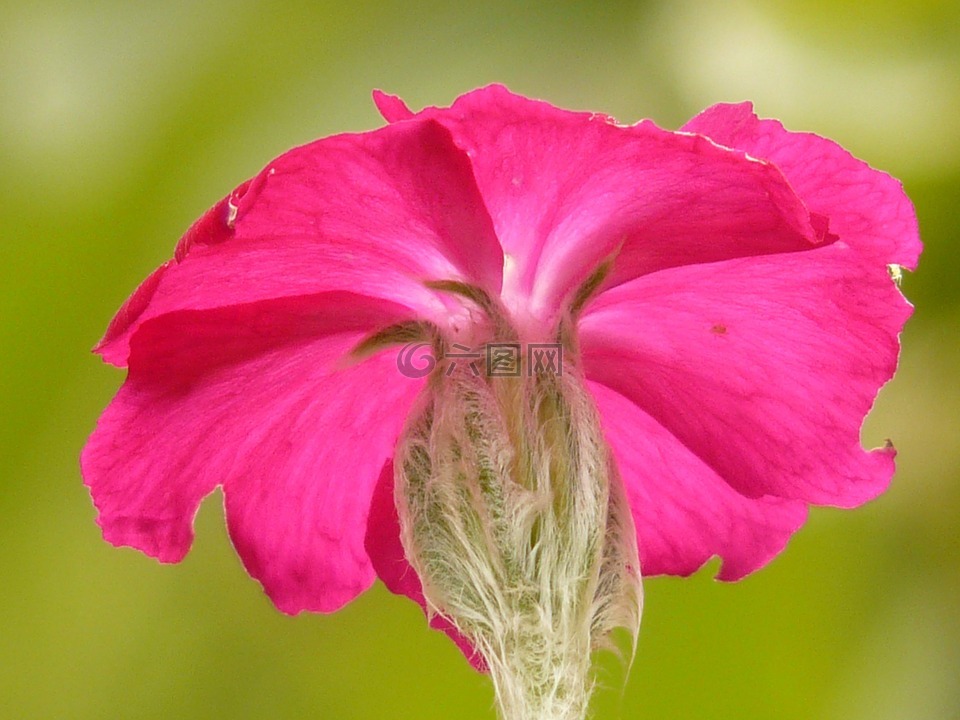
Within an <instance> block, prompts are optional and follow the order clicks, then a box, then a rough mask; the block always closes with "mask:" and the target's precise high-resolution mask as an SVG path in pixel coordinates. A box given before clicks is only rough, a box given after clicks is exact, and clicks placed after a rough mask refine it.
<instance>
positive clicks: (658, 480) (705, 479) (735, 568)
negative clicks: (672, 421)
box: [588, 383, 807, 580]
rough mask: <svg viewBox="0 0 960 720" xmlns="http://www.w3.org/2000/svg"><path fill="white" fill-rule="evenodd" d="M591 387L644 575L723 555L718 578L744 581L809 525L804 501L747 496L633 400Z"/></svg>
mask: <svg viewBox="0 0 960 720" xmlns="http://www.w3.org/2000/svg"><path fill="white" fill-rule="evenodd" d="M588 387H589V389H590V392H591V393H592V394H593V397H594V399H595V401H596V403H597V408H598V410H599V412H600V416H601V423H602V425H603V430H604V434H605V435H606V438H607V442H608V443H609V444H610V447H611V449H612V451H613V454H614V457H615V459H616V461H617V467H618V469H619V471H620V476H621V478H622V480H623V483H624V487H625V489H626V492H627V499H628V500H629V503H630V509H631V511H632V513H633V519H634V524H635V525H636V528H637V541H638V548H639V551H640V570H641V572H642V573H643V575H644V576H649V575H664V574H667V575H690V574H691V573H693V572H696V570H698V569H699V568H700V567H701V566H702V565H703V564H704V563H705V562H707V561H708V560H709V559H710V558H712V557H713V556H715V555H718V556H720V557H721V558H723V565H722V567H721V569H720V571H719V573H718V575H717V577H718V578H719V579H721V580H739V579H740V578H742V577H743V576H744V575H747V574H749V573H751V572H753V571H754V570H757V569H759V568H761V567H763V566H764V565H766V564H767V563H768V562H769V561H770V560H772V559H773V558H774V557H775V556H776V555H777V554H778V553H779V552H780V551H781V550H783V548H784V546H785V545H786V543H787V540H789V538H790V536H791V535H792V534H793V533H794V532H796V531H797V530H799V529H800V527H801V526H802V525H803V523H804V521H805V520H806V517H807V507H806V505H804V504H803V503H801V502H796V501H791V500H782V499H780V498H773V497H762V498H747V497H744V496H743V495H741V494H740V493H738V492H737V491H736V490H734V489H733V488H731V487H730V486H729V485H728V484H727V483H726V482H724V480H723V478H721V477H720V476H719V475H718V474H717V473H716V472H715V471H714V470H713V469H712V468H710V467H709V466H708V465H706V464H705V463H704V462H703V461H702V460H701V459H700V458H698V457H697V456H696V455H695V454H694V453H692V452H691V451H690V449H689V448H687V447H686V446H684V445H683V443H681V442H680V441H679V440H678V439H677V438H676V437H675V436H673V435H671V434H670V432H669V431H668V430H667V429H666V428H664V427H663V426H662V425H661V424H660V423H658V422H657V421H656V420H654V419H653V418H652V417H650V416H649V415H648V414H646V413H645V412H644V411H643V410H641V409H640V408H638V407H637V406H636V405H634V404H633V403H632V402H630V401H629V400H627V399H626V398H624V397H623V396H622V395H619V394H618V393H617V392H615V391H613V390H610V389H609V388H607V387H606V386H604V385H600V384H598V383H588Z"/></svg>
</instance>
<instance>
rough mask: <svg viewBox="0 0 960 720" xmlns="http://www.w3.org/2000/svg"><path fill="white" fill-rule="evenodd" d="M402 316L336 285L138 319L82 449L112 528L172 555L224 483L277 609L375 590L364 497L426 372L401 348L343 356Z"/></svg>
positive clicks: (239, 542) (250, 564)
mask: <svg viewBox="0 0 960 720" xmlns="http://www.w3.org/2000/svg"><path fill="white" fill-rule="evenodd" d="M404 313H406V309H405V308H403V307H400V306H396V305H391V304H389V303H384V302H382V301H372V300H370V299H369V298H365V297H363V296H354V295H349V294H347V293H331V294H324V295H321V296H312V297H308V298H304V297H298V298H289V299H282V300H273V301H264V302H260V303H253V304H249V305H243V306H232V307H228V308H220V309H214V310H207V311H180V312H176V313H170V314H167V315H164V316H163V317H160V318H156V319H153V320H151V321H149V322H146V323H144V324H142V326H141V327H140V329H139V330H138V332H137V333H136V334H135V335H134V337H133V341H132V346H131V356H130V371H129V375H128V378H127V380H126V382H125V383H124V385H123V387H122V388H121V389H120V391H119V392H118V394H117V396H116V398H115V399H114V400H113V402H112V403H111V405H110V406H109V408H108V409H107V410H106V412H105V413H104V415H103V416H102V417H101V420H100V422H99V424H98V426H97V429H96V431H95V432H94V434H93V435H92V436H91V438H90V441H89V443H88V444H87V447H86V448H85V450H84V452H83V456H82V469H83V474H84V478H85V481H86V483H87V485H88V486H89V487H90V491H91V494H92V496H93V499H94V502H95V504H96V506H97V508H98V510H99V513H100V517H99V521H98V522H99V523H100V525H101V527H102V528H103V532H104V536H105V537H106V539H107V540H109V541H110V542H112V543H114V544H117V545H130V546H133V547H136V548H138V549H140V550H142V551H144V552H146V553H148V554H150V555H152V556H154V557H157V558H159V559H160V560H163V561H166V562H175V561H178V560H180V559H181V558H182V557H183V556H184V554H185V553H186V552H187V550H188V549H189V547H190V544H191V541H192V539H193V530H192V521H193V517H194V515H195V513H196V510H197V506H198V504H199V502H200V500H201V499H202V497H203V496H204V495H206V494H207V493H209V492H210V491H212V490H213V489H214V488H215V487H216V486H218V485H222V486H223V488H224V495H225V505H226V514H227V522H228V525H229V529H230V534H231V537H232V539H233V542H234V544H235V546H236V548H237V551H238V553H239V554H240V556H241V558H242V560H243V562H244V565H245V566H246V567H247V569H248V571H249V572H250V574H251V575H253V576H254V577H256V578H257V579H258V580H260V582H261V583H262V584H263V586H264V588H265V589H266V592H267V593H268V594H269V595H270V597H271V598H272V599H273V601H274V602H275V603H276V605H277V607H278V608H280V609H281V610H283V611H284V612H287V613H296V612H298V611H300V610H315V611H323V612H326V611H331V610H335V609H336V608H338V607H340V606H342V605H343V604H344V603H346V602H348V601H349V600H350V599H351V598H353V597H354V596H356V595H357V594H358V593H359V592H361V591H362V590H364V589H365V588H366V587H368V586H369V585H370V583H371V582H372V581H373V577H374V573H373V568H372V567H371V565H370V561H369V559H368V557H367V554H366V551H365V550H364V547H363V538H364V532H365V528H366V519H367V512H368V510H369V506H370V498H371V495H372V492H373V487H374V484H375V483H376V480H377V477H378V475H379V472H380V469H381V468H382V466H383V464H384V462H385V461H386V460H387V459H388V458H389V457H390V455H391V454H392V452H393V447H394V444H395V442H396V438H397V436H398V434H399V431H400V428H401V426H402V424H403V421H404V419H405V417H406V415H407V413H408V411H409V407H410V405H411V404H412V402H413V399H414V397H415V396H416V394H417V392H418V391H419V388H420V386H421V383H422V381H417V380H413V379H410V378H407V377H405V376H403V375H402V374H401V373H400V372H399V371H398V369H397V366H396V364H395V363H396V357H395V353H392V352H381V353H380V354H378V355H375V356H373V357H371V358H370V359H368V360H366V361H364V362H362V363H360V364H356V365H349V364H347V362H346V360H345V358H346V356H347V354H348V353H349V351H350V350H351V349H352V348H353V347H355V345H356V344H357V343H358V342H359V341H360V340H361V339H362V338H363V337H365V336H366V335H367V334H368V333H369V331H370V328H374V327H379V326H382V325H385V324H389V323H390V322H394V321H396V319H397V318H399V317H402V316H403V315H404Z"/></svg>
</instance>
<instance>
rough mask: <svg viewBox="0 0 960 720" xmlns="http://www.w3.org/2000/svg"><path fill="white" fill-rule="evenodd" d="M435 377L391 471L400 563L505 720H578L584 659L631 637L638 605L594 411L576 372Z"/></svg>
mask: <svg viewBox="0 0 960 720" xmlns="http://www.w3.org/2000/svg"><path fill="white" fill-rule="evenodd" d="M448 367H449V366H448ZM523 369H524V371H526V368H523ZM445 370H446V368H444V367H443V366H442V365H441V366H439V367H438V368H437V371H436V372H435V373H434V375H433V376H432V377H431V379H430V383H429V385H428V388H427V389H426V391H425V393H424V395H423V396H422V397H421V400H420V405H419V407H418V409H417V411H416V412H415V413H414V414H413V415H412V416H411V419H410V421H409V422H408V425H407V427H406V429H405V431H404V434H403V436H402V438H401V440H400V443H399V446H398V449H397V455H396V459H395V463H394V467H395V473H396V476H395V481H396V501H397V509H398V512H399V516H400V524H401V534H402V541H403V545H404V549H405V551H406V554H407V557H408V559H409V561H410V563H411V564H412V565H413V567H414V568H415V569H416V571H417V573H418V574H419V576H420V579H421V581H422V583H423V590H424V595H425V597H426V599H427V602H428V604H429V606H430V608H431V610H432V611H433V612H438V613H441V614H442V615H444V616H445V617H447V618H448V619H449V620H451V621H452V622H453V623H454V624H455V625H456V626H457V628H458V629H459V630H460V631H461V632H462V633H463V634H464V635H465V636H466V637H467V638H469V640H470V641H471V642H472V643H473V645H474V647H475V648H476V649H477V651H478V652H480V653H482V655H483V657H484V659H485V660H486V662H487V665H488V667H489V668H490V673H491V675H492V678H493V681H494V685H495V689H496V693H497V703H498V706H499V709H500V713H501V716H502V717H503V718H504V719H505V720H533V719H537V720H540V719H542V720H547V719H549V720H560V719H563V720H567V719H569V720H574V719H579V718H582V717H584V715H585V712H586V707H587V702H588V700H589V696H590V692H591V689H592V680H591V673H590V659H591V652H592V651H593V650H595V649H597V648H600V647H604V646H605V645H607V643H608V640H609V636H610V633H611V631H612V630H613V629H614V628H615V627H625V628H627V629H628V630H629V632H630V633H631V636H632V638H633V640H634V641H635V638H636V633H637V631H638V628H639V623H640V612H641V605H642V592H641V588H640V571H639V563H638V559H637V547H636V534H635V532H634V527H633V521H632V518H631V515H630V510H629V507H628V505H627V502H626V499H625V497H624V495H623V491H622V487H621V484H620V479H619V477H618V476H617V474H616V469H615V465H614V463H613V461H612V458H611V456H610V451H609V449H608V448H607V446H606V443H605V442H604V439H603V435H602V432H601V430H600V426H599V422H598V418H597V414H596V411H595V409H594V406H593V401H592V399H591V397H590V396H589V394H588V393H587V391H586V389H585V387H584V385H583V381H582V379H581V378H580V376H579V374H578V373H577V372H576V368H575V367H574V366H572V364H566V365H565V366H564V367H563V369H562V373H557V372H553V373H539V374H528V373H526V372H524V373H522V374H521V377H487V376H485V375H484V374H482V373H481V374H475V373H474V372H472V371H471V368H469V367H463V368H458V367H454V368H453V370H452V371H450V372H449V373H447V372H445Z"/></svg>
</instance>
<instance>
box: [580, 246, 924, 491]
mask: <svg viewBox="0 0 960 720" xmlns="http://www.w3.org/2000/svg"><path fill="white" fill-rule="evenodd" d="M909 313H910V307H909V305H908V304H907V303H906V301H904V300H903V297H902V296H901V295H900V293H899V291H898V290H897V288H896V286H895V285H894V283H893V282H892V281H891V280H890V278H889V277H888V275H887V272H886V269H885V268H883V267H876V268H866V267H864V266H863V265H862V264H861V263H860V261H859V258H858V257H856V254H855V253H854V252H853V251H852V250H850V249H849V248H846V247H843V246H841V245H839V244H835V245H830V246H828V247H823V248H820V249H817V250H813V251H809V252H805V253H794V254H787V255H780V256H768V257H760V258H744V259H740V260H730V261H726V262H723V263H717V264H714V265H702V266H689V267H684V268H674V269H672V270H665V271H663V272H660V273H656V274H655V275H651V276H646V277H644V278H640V279H638V280H635V281H633V282H630V283H627V284H625V285H622V286H620V287H617V288H614V289H612V290H609V291H607V292H605V293H603V294H601V296H600V297H599V298H598V299H597V300H596V302H595V304H593V305H591V306H590V308H589V309H588V311H587V313H586V314H585V316H584V317H583V319H582V322H581V326H580V329H581V333H580V338H581V343H582V348H583V356H584V365H585V368H586V372H587V375H588V377H589V378H591V379H592V380H595V381H597V382H601V383H603V384H605V385H607V386H608V387H610V388H612V389H614V390H616V391H617V392H619V393H620V394H621V395H623V396H625V397H627V398H628V399H630V400H631V401H633V402H634V403H635V404H636V405H637V406H639V407H640V408H642V409H643V410H644V411H645V412H647V413H648V414H649V415H651V416H652V417H654V418H655V419H656V420H657V421H658V422H659V423H660V424H661V425H663V426H664V427H665V428H666V429H667V430H669V431H670V433H671V434H673V435H674V436H675V437H676V438H677V439H678V440H679V441H680V442H682V443H683V444H684V445H685V446H686V447H687V448H688V449H689V450H690V451H691V452H693V453H694V454H695V455H696V456H697V457H699V458H700V459H701V460H702V461H703V462H704V463H705V464H706V465H708V466H709V467H710V468H712V469H713V470H714V471H715V472H717V473H718V474H719V475H720V476H721V477H722V478H723V479H724V480H726V481H727V482H728V483H729V484H730V485H731V486H732V487H734V488H735V489H737V490H739V491H740V492H741V493H743V494H745V495H748V496H751V497H761V496H763V495H768V494H769V495H776V496H779V497H783V498H790V499H799V500H803V501H805V502H810V503H821V504H830V505H838V506H842V507H852V506H855V505H859V504H860V503H863V502H865V501H866V500H869V499H871V498H873V497H875V496H876V495H878V494H879V493H880V492H882V491H883V490H884V488H886V486H887V484H888V482H889V480H890V477H891V475H892V474H893V468H894V463H893V458H894V452H893V450H892V449H890V448H885V449H880V450H874V451H871V452H865V451H864V450H863V449H862V448H861V446H860V437H859V434H860V427H861V424H862V422H863V418H864V416H865V415H866V414H867V412H868V411H869V409H870V407H871V405H872V403H873V400H874V398H875V396H876V394H877V391H878V390H879V389H880V387H881V386H882V385H883V384H884V383H885V382H886V381H887V380H888V379H889V378H890V377H891V376H892V375H893V372H894V370H895V368H896V364H897V353H898V350H899V345H898V340H897V337H898V333H899V332H900V329H901V328H902V326H903V323H904V322H905V320H906V318H907V317H908V315H909Z"/></svg>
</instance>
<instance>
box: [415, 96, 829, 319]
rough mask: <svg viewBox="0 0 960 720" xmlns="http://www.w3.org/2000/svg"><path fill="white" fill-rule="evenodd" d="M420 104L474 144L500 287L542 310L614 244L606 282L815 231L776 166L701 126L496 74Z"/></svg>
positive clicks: (811, 242) (812, 240) (470, 148)
mask: <svg viewBox="0 0 960 720" xmlns="http://www.w3.org/2000/svg"><path fill="white" fill-rule="evenodd" d="M417 117H431V118H436V119H437V120H438V121H439V122H441V123H443V124H444V125H446V126H447V127H449V128H450V129H451V131H452V132H453V135H454V137H455V138H456V141H457V143H458V144H459V145H460V146H461V147H463V148H464V149H465V150H466V151H467V154H468V155H469V156H470V159H471V161H472V163H473V168H474V172H475V173H476V177H477V184H478V186H479V188H480V191H481V193H482V194H483V197H484V200H485V201H486V204H487V207H488V208H489V211H490V215H491V217H492V218H493V223H494V226H495V228H496V231H497V236H498V237H499V238H500V241H501V243H502V245H503V249H504V252H505V253H506V256H507V261H506V265H505V272H504V292H505V295H506V296H508V297H509V296H511V295H512V296H513V297H514V298H515V302H514V304H515V305H517V306H518V307H522V308H523V309H524V311H529V312H531V313H532V314H533V315H535V316H537V317H539V318H541V319H543V318H544V317H545V316H546V315H549V314H550V312H552V311H555V310H556V308H557V306H558V305H559V303H560V301H561V300H562V299H563V297H564V296H565V295H567V294H569V293H570V292H571V291H572V290H573V289H574V288H575V287H577V286H578V285H579V283H581V282H582V281H583V280H584V279H585V278H586V276H587V275H588V274H589V273H590V272H592V271H593V270H594V269H595V267H596V266H597V264H598V263H599V262H600V261H602V260H603V259H605V258H606V257H607V256H608V255H610V254H612V253H614V252H616V253H617V261H616V266H615V269H614V276H613V277H612V278H611V283H612V284H616V283H618V282H623V281H625V280H628V279H630V278H633V277H636V276H638V275H641V274H644V273H648V272H653V271H655V270H659V269H663V268H666V267H673V266H676V265H684V264H689V263H702V262H711V261H716V260H722V259H725V258H731V257H741V256H747V255H757V254H766V253H776V252H784V251H792V250H803V249H808V248H810V247H813V246H815V245H816V244H817V243H818V242H820V240H821V237H820V235H818V233H817V232H816V231H815V229H814V228H813V227H812V226H811V221H810V216H809V213H808V211H807V209H806V208H805V207H804V205H803V203H802V202H801V201H800V200H799V199H798V198H797V197H796V195H795V193H794V192H793V190H792V189H791V188H790V187H789V185H788V184H787V182H786V181H785V179H784V178H783V176H782V175H781V173H780V172H779V171H778V170H777V169H776V168H775V167H773V166H772V165H769V164H767V163H763V162H760V161H757V160H754V159H751V158H749V157H747V156H746V155H745V154H744V153H743V152H740V151H732V150H730V149H727V148H722V147H719V146H717V145H716V144H714V143H712V142H710V141H708V140H705V139H704V138H701V137H698V136H696V135H692V134H684V133H672V132H668V131H666V130H661V129H660V128H658V127H656V126H655V125H653V123H651V122H648V121H647V122H643V123H640V124H639V125H636V126H632V127H623V126H618V125H615V124H614V123H612V122H611V120H610V119H609V118H607V117H605V116H601V115H596V114H590V113H575V112H569V111H565V110H560V109H557V108H555V107H553V106H551V105H548V104H547V103H543V102H536V101H532V100H528V99H526V98H523V97H521V96H518V95H513V94H512V93H510V92H509V91H507V90H506V89H505V88H502V87H498V86H492V87H488V88H484V89H482V90H477V91H475V92H472V93H468V94H467V95H464V96H463V97H461V98H459V99H458V100H457V101H456V102H455V103H454V104H453V106H452V107H450V108H449V109H436V108H429V109H427V110H425V111H423V112H422V113H420V114H419V115H417ZM508 304H509V301H508Z"/></svg>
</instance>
